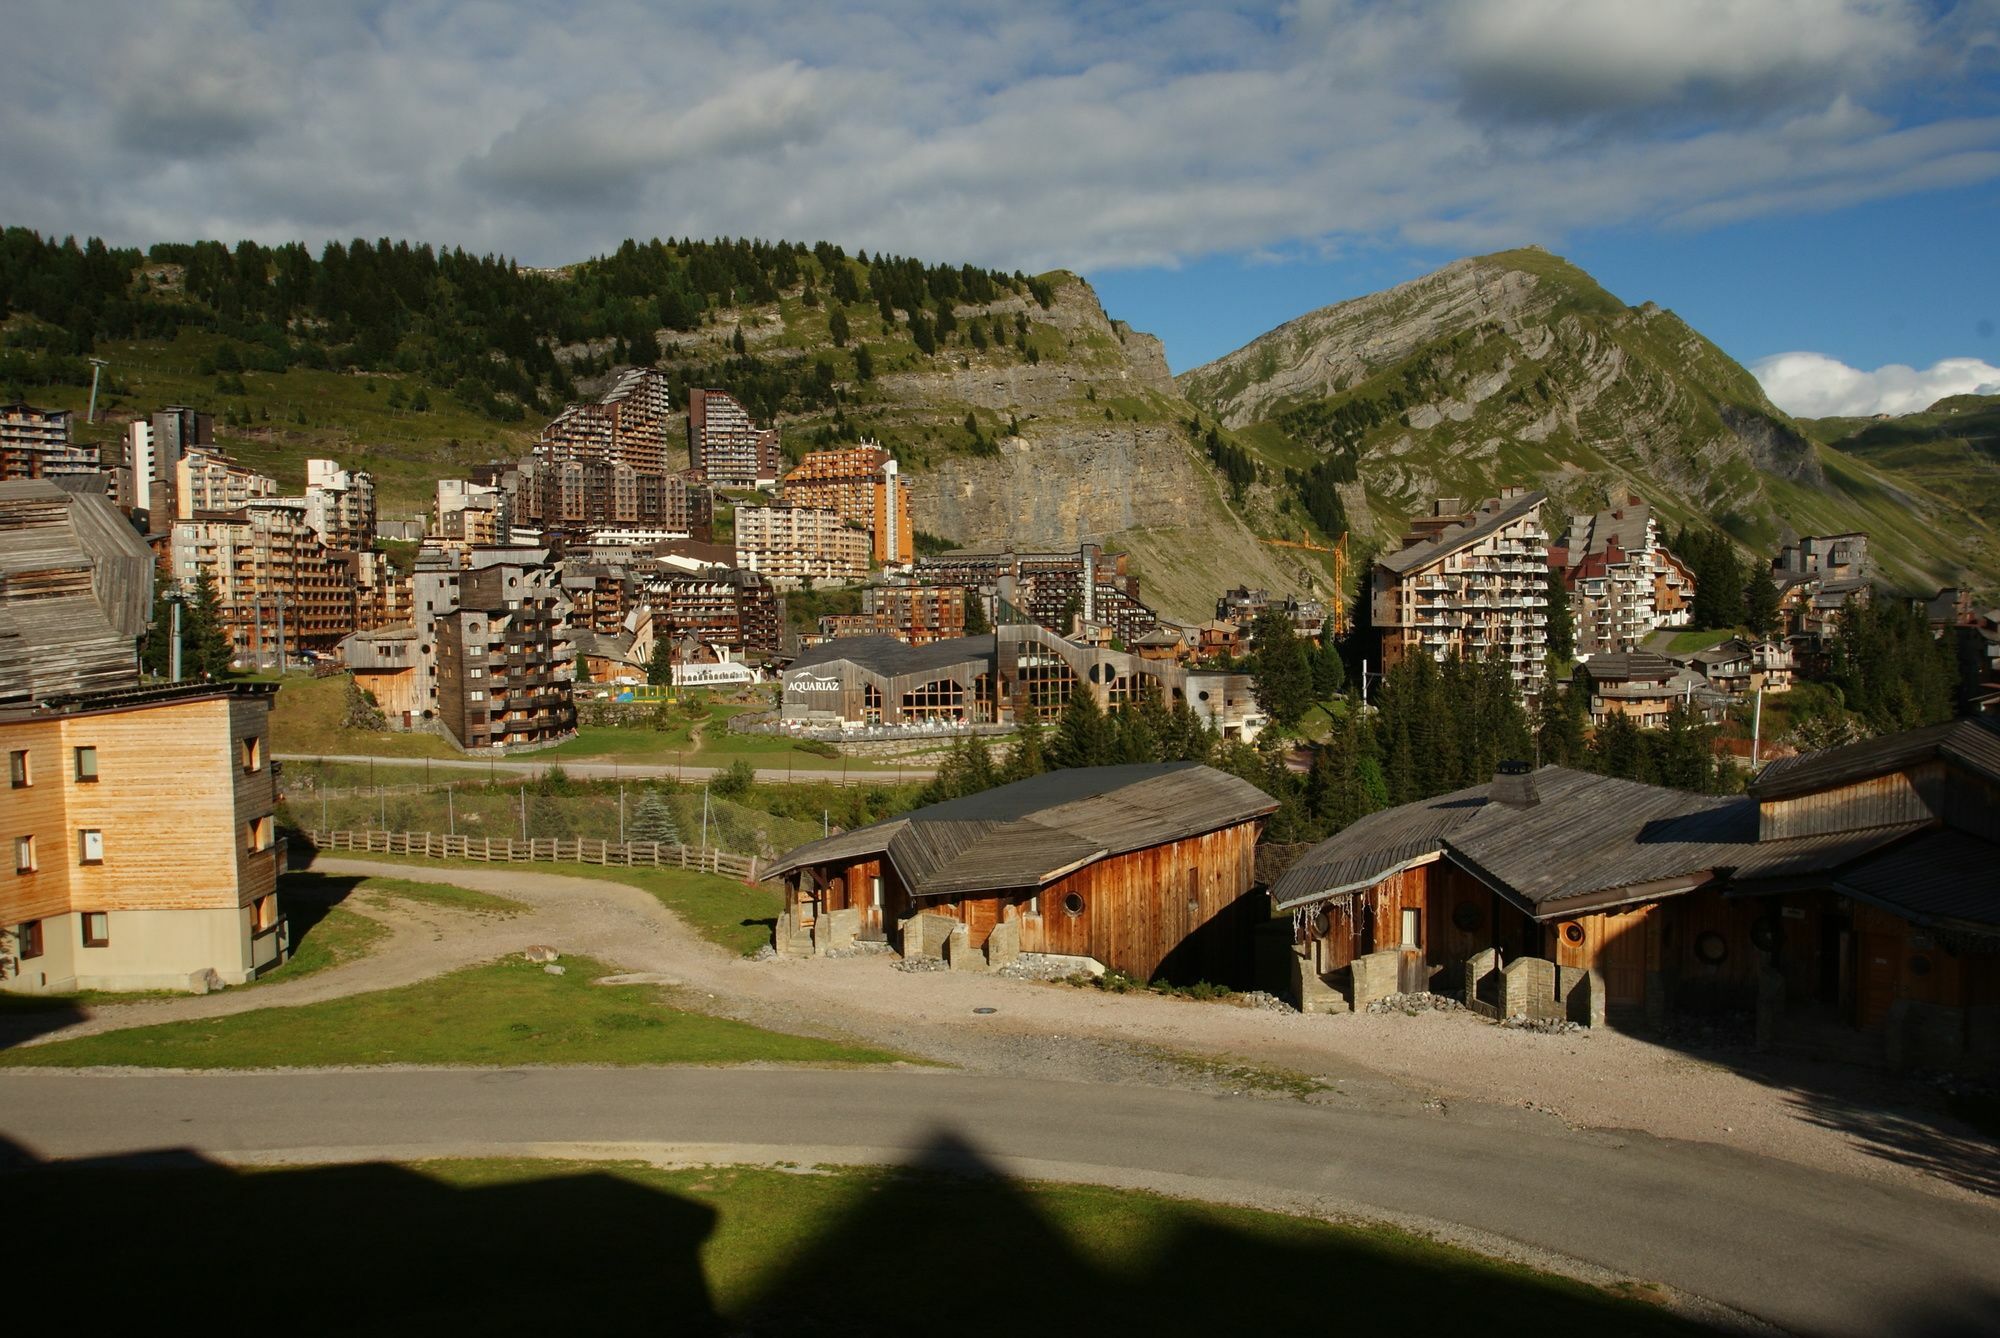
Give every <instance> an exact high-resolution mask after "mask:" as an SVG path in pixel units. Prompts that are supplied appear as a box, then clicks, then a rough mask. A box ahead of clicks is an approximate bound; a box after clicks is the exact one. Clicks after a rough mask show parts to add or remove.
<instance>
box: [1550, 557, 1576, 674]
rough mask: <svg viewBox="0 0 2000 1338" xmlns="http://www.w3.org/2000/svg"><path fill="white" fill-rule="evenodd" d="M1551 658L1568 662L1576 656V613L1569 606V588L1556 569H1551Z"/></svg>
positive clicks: (1559, 571)
mask: <svg viewBox="0 0 2000 1338" xmlns="http://www.w3.org/2000/svg"><path fill="white" fill-rule="evenodd" d="M1548 599H1549V609H1548V619H1549V656H1550V658H1551V659H1554V660H1558V661H1568V660H1570V659H1572V658H1574V657H1575V655H1576V613H1575V611H1574V610H1572V609H1571V608H1570V606H1569V587H1568V586H1567V585H1566V584H1564V583H1563V575H1562V572H1561V570H1560V569H1558V568H1556V567H1550V568H1549V586H1548Z"/></svg>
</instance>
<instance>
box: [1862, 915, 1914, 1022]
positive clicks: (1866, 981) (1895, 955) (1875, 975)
mask: <svg viewBox="0 0 2000 1338" xmlns="http://www.w3.org/2000/svg"><path fill="white" fill-rule="evenodd" d="M1855 937H1856V939H1857V941H1858V944H1859V947H1860V955H1861V961H1860V962H1859V964H1858V969H1857V970H1856V971H1855V992H1854V994H1855V998H1854V1025H1855V1026H1857V1027H1860V1028H1861V1029H1862V1030H1863V1031H1866V1030H1868V1029H1869V1028H1871V1027H1876V1026H1879V1025H1881V1022H1882V1019H1883V1018H1884V1017H1886V1016H1887V1015H1888V1012H1889V1005H1890V1004H1892V1003H1894V1002H1896V992H1897V990H1898V989H1899V988H1900V987H1901V985H1902V974H1903V973H1902V966H1903V962H1902V951H1903V936H1902V935H1901V934H1899V933H1898V934H1887V933H1882V932H1880V931H1876V930H1864V931H1863V932H1862V933H1860V934H1858V935H1856V936H1855Z"/></svg>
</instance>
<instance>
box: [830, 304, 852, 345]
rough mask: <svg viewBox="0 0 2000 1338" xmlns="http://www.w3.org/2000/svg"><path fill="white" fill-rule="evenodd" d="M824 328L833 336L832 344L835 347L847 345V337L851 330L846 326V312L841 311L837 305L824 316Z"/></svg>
mask: <svg viewBox="0 0 2000 1338" xmlns="http://www.w3.org/2000/svg"><path fill="white" fill-rule="evenodd" d="M826 328H827V333H828V334H830V335H832V336H833V346H834V347H835V348H846V347H847V339H848V336H849V335H850V334H851V333H852V331H850V330H849V329H848V327H847V313H846V312H844V311H842V310H841V309H840V308H839V307H835V308H834V309H833V311H832V313H831V314H830V315H828V316H827V318H826Z"/></svg>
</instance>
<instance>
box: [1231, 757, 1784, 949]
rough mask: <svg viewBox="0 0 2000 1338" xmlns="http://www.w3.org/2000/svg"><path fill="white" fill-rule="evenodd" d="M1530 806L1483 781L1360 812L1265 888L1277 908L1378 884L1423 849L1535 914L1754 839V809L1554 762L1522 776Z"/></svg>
mask: <svg viewBox="0 0 2000 1338" xmlns="http://www.w3.org/2000/svg"><path fill="white" fill-rule="evenodd" d="M1534 780H1535V791H1536V793H1537V795H1538V799H1539V802H1537V803H1535V804H1533V805H1529V806H1522V805H1515V804H1503V803H1499V802H1496V801H1495V800H1494V799H1493V798H1492V792H1493V784H1492V783H1491V782H1489V783H1487V784H1484V785H1475V786H1472V787H1470V788H1468V789H1464V790H1459V791H1456V792H1454V793H1452V794H1448V795H1443V796H1441V797H1439V798H1437V799H1432V800H1427V801H1425V802H1423V803H1418V804H1405V805H1403V806H1402V807H1400V808H1392V809H1385V810H1383V811H1382V812H1379V813H1373V814H1370V815H1369V816H1368V817H1366V818H1363V819H1361V821H1359V822H1356V823H1355V824H1353V825H1352V826H1350V827H1348V828H1347V829H1346V830H1345V831H1342V832H1340V833H1339V834H1338V835H1336V836H1333V837H1331V838H1329V839H1328V840H1325V841H1322V842H1321V843H1320V844H1319V845H1317V846H1315V847H1313V849H1312V850H1310V851H1308V852H1306V854H1305V855H1304V857H1302V858H1301V859H1300V860H1299V861H1298V862H1297V863H1296V864H1294V865H1293V866H1292V867H1291V868H1290V869H1288V870H1287V871H1286V872H1285V874H1284V875H1283V876H1282V877H1281V878H1279V879H1278V881H1277V882H1276V883H1275V884H1273V885H1272V888H1271V895H1272V899H1273V901H1274V902H1275V904H1276V906H1277V908H1278V909H1279V910H1286V909H1289V908H1291V907H1293V906H1301V905H1305V904H1307V903H1309V902H1314V901H1323V900H1325V899H1327V898H1328V897H1331V896H1338V895H1342V894H1345V893H1348V892H1352V891H1354V890H1356V889H1359V888H1362V887H1366V886H1368V885H1369V884H1371V883H1375V882H1378V881H1380V880H1381V879H1382V878H1384V877H1386V876H1387V875H1388V874H1390V873H1393V872H1395V871H1396V870H1397V869H1400V868H1403V867H1406V866H1407V865H1409V864H1412V863H1414V862H1417V861H1419V860H1422V859H1425V858H1427V857H1429V856H1431V855H1433V854H1441V853H1443V852H1445V851H1449V852H1450V853H1451V855H1452V856H1453V858H1454V860H1455V861H1456V862H1458V863H1460V864H1462V865H1464V866H1466V867H1467V868H1469V869H1472V870H1473V871H1475V872H1476V873H1478V874H1480V875H1481V876H1482V877H1483V878H1485V879H1486V880H1487V881H1488V882H1489V883H1491V884H1492V885H1494V886H1495V887H1496V888H1499V889H1502V890H1503V891H1505V892H1506V893H1507V894H1508V895H1510V896H1512V897H1513V898H1514V899H1515V900H1516V901H1517V902H1519V903H1520V904H1522V905H1524V906H1527V907H1531V908H1534V909H1535V910H1536V911H1537V913H1540V912H1541V910H1542V909H1543V908H1545V907H1547V906H1549V905H1551V904H1553V903H1561V902H1570V901H1574V900H1576V899H1577V898H1580V897H1588V896H1592V895H1596V894H1601V893H1607V892H1611V891H1615V890H1617V889H1620V888H1627V887H1634V886H1637V885H1640V884H1646V883H1656V882H1660V881H1662V880H1665V879H1675V878H1693V877H1697V876H1700V875H1705V874H1707V873H1709V872H1711V871H1712V870H1715V869H1717V868H1718V867H1722V866H1723V865H1724V864H1726V862H1727V861H1728V857H1730V856H1731V855H1738V854H1741V853H1742V852H1743V851H1745V850H1746V849H1747V848H1748V843H1750V842H1754V841H1755V840H1756V835H1757V819H1756V810H1755V808H1754V807H1753V806H1751V805H1750V804H1748V803H1747V802H1746V801H1744V800H1741V799H1718V798H1715V797H1713V796H1708V795H1697V794H1687V793H1684V792H1682V791H1679V790H1668V789H1663V788H1661V787H1659V786H1656V785H1642V784H1640V783H1639V782H1637V781H1626V780H1618V779H1615V778H1613V777H1610V776H1597V775H1592V774H1591V773H1589V772H1584V771H1572V770H1570V769H1568V768H1566V767H1543V768H1542V769H1541V770H1540V771H1537V772H1536V773H1535V774H1534Z"/></svg>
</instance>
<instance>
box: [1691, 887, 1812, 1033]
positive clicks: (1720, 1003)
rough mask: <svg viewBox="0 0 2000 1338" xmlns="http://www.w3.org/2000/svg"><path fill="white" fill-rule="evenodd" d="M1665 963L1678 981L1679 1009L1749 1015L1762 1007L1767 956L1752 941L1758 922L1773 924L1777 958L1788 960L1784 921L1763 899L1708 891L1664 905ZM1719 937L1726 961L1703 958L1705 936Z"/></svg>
mask: <svg viewBox="0 0 2000 1338" xmlns="http://www.w3.org/2000/svg"><path fill="white" fill-rule="evenodd" d="M1661 909H1662V911H1663V912H1664V922H1663V924H1662V942H1661V960H1662V962H1663V964H1664V966H1665V968H1666V970H1667V971H1668V972H1669V974H1670V975H1671V976H1672V978H1673V985H1672V989H1673V996H1672V997H1673V1003H1674V1007H1676V1008H1677V1009H1681V1010H1683V1011H1687V1012H1696V1013H1726V1012H1735V1013H1749V1012H1754V1011H1755V1010H1756V1007H1757V973H1758V971H1759V970H1760V969H1761V968H1762V967H1763V965H1764V962H1765V959H1766V956H1767V954H1766V953H1765V952H1764V950H1763V949H1761V948H1759V947H1757V946H1756V944H1755V943H1754V942H1753V941H1752V938H1751V933H1752V930H1753V929H1754V928H1755V927H1756V925H1757V924H1758V922H1760V921H1766V922H1768V923H1769V925H1770V929H1771V934H1772V937H1771V939H1770V940H1769V941H1770V942H1772V943H1773V944H1775V945H1777V951H1776V956H1777V957H1778V958H1779V959H1780V960H1782V959H1783V958H1784V957H1785V956H1786V953H1785V945H1784V930H1783V928H1782V926H1783V923H1784V921H1783V919H1782V917H1781V916H1780V915H1779V910H1778V907H1777V906H1776V905H1775V904H1773V903H1771V902H1769V901H1764V900H1748V901H1745V900H1738V901H1729V900H1725V899H1724V898H1723V896H1722V894H1721V893H1720V892H1716V891H1712V890H1709V889H1706V888H1704V889H1703V890H1701V891H1699V892H1690V893H1688V894H1687V895H1686V896H1683V897H1677V898H1675V899H1674V900H1673V901H1670V902H1666V903H1664V904H1663V905H1662V907H1661ZM1706 934H1715V935H1718V936H1720V939H1721V945H1722V954H1723V955H1722V960H1721V961H1719V962H1712V961H1709V960H1708V959H1707V958H1705V957H1703V955H1702V951H1701V949H1702V947H1703V946H1704V945H1703V941H1702V940H1703V936H1704V935H1706Z"/></svg>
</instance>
